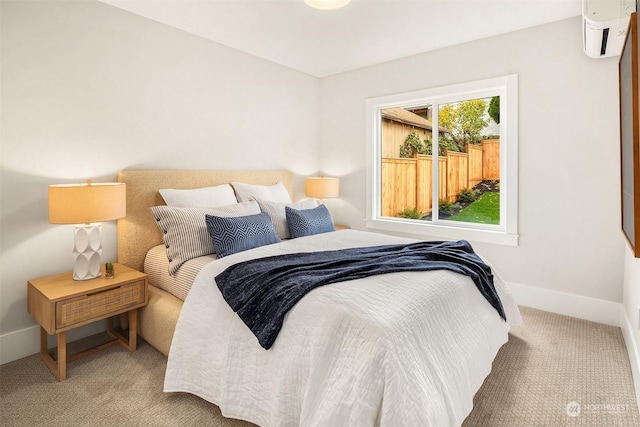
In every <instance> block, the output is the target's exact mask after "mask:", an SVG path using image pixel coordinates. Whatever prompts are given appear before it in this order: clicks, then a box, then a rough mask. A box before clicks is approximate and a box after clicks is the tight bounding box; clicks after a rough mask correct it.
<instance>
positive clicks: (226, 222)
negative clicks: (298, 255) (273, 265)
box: [206, 212, 280, 259]
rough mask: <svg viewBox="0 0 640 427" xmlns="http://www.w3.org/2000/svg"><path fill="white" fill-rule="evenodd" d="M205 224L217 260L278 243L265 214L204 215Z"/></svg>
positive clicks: (276, 235) (268, 218)
mask: <svg viewBox="0 0 640 427" xmlns="http://www.w3.org/2000/svg"><path fill="white" fill-rule="evenodd" d="M206 222H207V228H208V229H209V234H210V235H211V238H212V239H213V245H214V246H215V248H216V255H217V256H218V259H220V258H222V257H225V256H227V255H231V254H235V253H237V252H242V251H246V250H249V249H253V248H257V247H259V246H264V245H270V244H272V243H278V242H279V241H280V238H278V234H277V233H276V229H275V227H274V226H273V223H272V222H271V218H270V217H269V215H268V214H266V213H265V212H262V213H259V214H257V215H247V216H239V217H233V218H229V217H221V216H213V215H206Z"/></svg>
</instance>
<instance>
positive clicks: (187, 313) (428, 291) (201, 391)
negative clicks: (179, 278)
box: [164, 230, 521, 426]
mask: <svg viewBox="0 0 640 427" xmlns="http://www.w3.org/2000/svg"><path fill="white" fill-rule="evenodd" d="M412 241H414V240H411V239H405V238H399V237H391V236H386V235H381V234H376V233H367V232H359V231H355V230H343V231H338V232H335V233H326V234H320V235H315V236H309V237H304V238H300V239H294V240H289V241H284V242H281V243H278V244H274V245H269V246H263V247H260V248H256V249H252V250H250V251H246V252H241V253H238V254H235V255H231V256H228V257H225V258H222V259H219V260H216V261H213V262H211V263H210V264H208V265H206V266H205V267H204V268H203V269H202V271H201V272H200V273H199V274H198V276H197V278H196V280H195V282H194V284H193V286H192V288H191V291H190V292H189V295H188V296H187V298H186V300H185V303H184V306H183V308H182V313H181V315H180V319H179V321H178V325H177V327H176V331H175V335H174V338H173V343H172V345H171V351H170V354H169V360H168V364H167V371H166V377H165V386H164V390H165V391H167V392H189V393H193V394H195V395H198V396H200V397H202V398H203V399H206V400H208V401H210V402H213V403H215V404H216V405H218V406H219V407H220V409H221V410H222V413H223V414H224V415H225V416H227V417H232V418H240V419H244V420H248V421H251V422H253V423H256V424H259V425H261V426H298V425H303V426H375V425H383V426H454V425H460V424H461V423H462V421H463V420H464V419H465V417H466V416H467V415H468V414H469V412H471V409H472V405H473V395H474V394H475V392H476V391H477V390H478V388H479V387H480V386H481V385H482V382H483V380H484V378H485V377H486V376H487V375H488V374H489V372H490V370H491V363H492V361H493V359H494V357H495V355H496V353H497V351H498V349H499V348H500V347H501V346H502V345H503V344H504V343H505V342H506V341H507V339H508V335H507V333H508V331H509V328H510V325H516V324H519V323H520V322H521V318H520V313H519V311H518V308H517V306H516V304H515V302H514V300H513V298H512V297H511V295H510V293H509V292H508V291H507V289H506V287H505V285H504V283H503V282H502V280H501V279H500V278H499V277H498V276H497V274H495V272H494V275H495V285H496V289H497V290H498V292H499V294H500V297H501V300H502V304H503V306H504V308H505V313H506V316H507V320H508V323H505V322H504V321H503V320H502V319H501V318H500V316H499V315H498V313H497V312H496V310H495V309H494V308H493V307H491V305H490V304H489V303H488V302H487V301H486V300H485V299H484V298H483V297H482V295H481V294H480V292H479V291H478V290H477V289H476V287H475V285H474V284H473V282H472V281H471V279H469V278H468V277H466V276H462V275H459V274H456V273H453V272H449V271H443V270H442V271H429V272H410V273H392V274H385V275H380V276H373V277H369V278H365V279H358V280H354V281H349V282H344V283H337V284H332V285H327V286H322V287H319V288H317V289H315V290H313V291H311V292H310V293H309V294H307V295H306V296H305V297H304V298H303V299H302V300H301V301H300V302H299V303H298V304H297V305H296V306H295V307H294V308H293V309H292V310H291V311H290V312H289V313H288V315H287V317H286V318H285V322H284V325H283V327H282V330H281V331H280V334H279V336H278V338H277V339H276V341H275V343H274V345H273V347H272V348H271V349H270V350H264V349H263V348H262V347H260V345H259V344H258V341H257V339H256V338H255V336H254V335H253V334H252V333H251V331H250V330H249V329H248V328H247V326H245V325H244V323H243V322H242V321H241V320H240V318H239V317H238V316H237V315H236V314H235V313H234V312H233V311H232V310H231V309H230V308H229V306H228V305H227V303H226V302H225V301H224V299H223V298H222V295H221V294H220V291H219V290H218V288H217V286H216V284H215V281H214V277H215V276H216V275H217V274H219V273H220V272H222V271H223V270H224V269H225V268H226V267H228V266H229V265H231V264H234V263H236V262H240V261H244V260H248V259H251V258H256V257H264V256H269V255H277V254H282V253H287V252H309V251H317V250H330V249H340V248H347V247H356V246H373V245H381V244H389V243H409V242H412Z"/></svg>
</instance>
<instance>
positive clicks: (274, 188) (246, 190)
mask: <svg viewBox="0 0 640 427" xmlns="http://www.w3.org/2000/svg"><path fill="white" fill-rule="evenodd" d="M231 185H233V188H234V190H236V196H238V201H239V202H246V201H247V200H251V199H256V200H257V199H260V200H266V201H267V202H280V203H291V197H290V196H289V192H288V191H287V189H286V187H285V186H284V184H283V183H281V182H279V183H277V184H274V185H255V184H244V183H242V182H232V183H231Z"/></svg>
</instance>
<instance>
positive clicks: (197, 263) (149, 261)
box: [144, 245, 216, 301]
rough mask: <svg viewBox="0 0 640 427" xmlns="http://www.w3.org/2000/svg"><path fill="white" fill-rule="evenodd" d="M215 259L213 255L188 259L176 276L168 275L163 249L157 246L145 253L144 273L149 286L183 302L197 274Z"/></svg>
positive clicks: (165, 254) (167, 265)
mask: <svg viewBox="0 0 640 427" xmlns="http://www.w3.org/2000/svg"><path fill="white" fill-rule="evenodd" d="M215 259H216V256H215V254H212V255H205V256H201V257H197V258H193V259H190V260H189V261H187V262H185V263H184V264H183V265H182V266H181V267H180V268H179V269H178V271H177V272H176V274H174V275H170V274H169V260H168V259H167V253H166V251H165V247H164V245H157V246H154V247H153V248H151V249H150V250H149V252H147V255H146V257H145V259H144V272H145V273H147V275H148V276H149V283H150V284H151V285H153V286H155V287H157V288H160V289H162V290H164V291H167V292H169V293H170V294H171V295H173V296H175V297H177V298H178V299H180V300H181V301H184V299H185V298H186V297H187V294H188V293H189V290H190V289H191V285H192V284H193V281H194V279H195V278H196V276H197V275H198V272H199V271H200V270H201V269H202V267H204V266H205V265H207V264H208V263H210V262H211V261H213V260H215Z"/></svg>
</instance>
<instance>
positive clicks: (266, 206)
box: [256, 199, 318, 239]
mask: <svg viewBox="0 0 640 427" xmlns="http://www.w3.org/2000/svg"><path fill="white" fill-rule="evenodd" d="M256 202H258V205H259V206H260V210H261V211H262V212H266V213H268V214H269V216H270V217H271V222H273V225H274V227H276V231H277V232H278V237H280V238H281V239H288V238H289V237H291V235H290V234H289V226H288V225H287V215H286V214H285V211H284V208H285V206H289V207H292V208H296V209H311V208H315V207H316V206H318V201H317V200H316V199H304V200H300V201H299V202H295V203H280V202H269V201H266V200H261V199H256Z"/></svg>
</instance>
